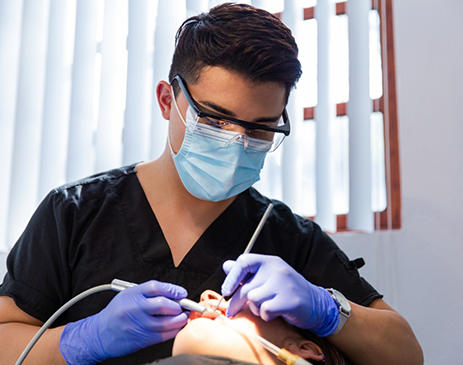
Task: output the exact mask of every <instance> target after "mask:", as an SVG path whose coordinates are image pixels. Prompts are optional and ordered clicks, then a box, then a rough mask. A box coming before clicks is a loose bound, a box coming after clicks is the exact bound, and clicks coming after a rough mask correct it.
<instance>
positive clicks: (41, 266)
mask: <svg viewBox="0 0 463 365" xmlns="http://www.w3.org/2000/svg"><path fill="white" fill-rule="evenodd" d="M67 223H68V222H66V220H65V214H64V212H63V204H62V201H61V198H60V193H59V192H58V191H57V190H54V191H52V192H51V193H50V194H48V196H47V197H46V198H45V199H44V200H43V201H42V203H41V204H40V205H39V207H38V208H37V210H36V211H35V213H34V214H33V216H32V218H31V220H30V221H29V223H28V225H27V227H26V229H25V231H24V232H23V234H22V235H21V237H20V238H19V240H18V241H17V242H16V244H15V245H14V247H13V248H12V250H11V251H10V253H9V255H8V258H7V270H8V272H7V274H6V276H5V278H4V281H3V284H2V285H1V286H0V295H5V296H9V297H11V298H13V299H14V301H15V303H16V305H17V306H18V307H19V308H20V309H22V310H23V311H24V312H26V313H28V314H30V315H31V316H33V317H35V318H37V319H39V320H41V321H46V320H47V319H48V318H49V317H50V316H51V315H52V314H53V313H54V312H55V311H56V310H57V309H58V308H59V307H60V306H61V305H62V304H63V303H65V302H66V301H67V300H68V298H69V290H70V289H69V288H70V283H69V282H70V270H69V265H68V261H69V260H68V255H67V253H66V252H67V246H68V238H67V237H68V235H67V234H66V230H67V228H66V227H67V225H68V224H67Z"/></svg>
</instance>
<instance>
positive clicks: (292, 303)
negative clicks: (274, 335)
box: [222, 254, 339, 337]
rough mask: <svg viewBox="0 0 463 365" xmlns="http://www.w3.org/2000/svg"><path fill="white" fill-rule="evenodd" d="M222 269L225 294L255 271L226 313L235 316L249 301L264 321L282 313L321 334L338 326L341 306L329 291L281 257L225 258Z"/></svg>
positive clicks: (293, 322) (290, 320)
mask: <svg viewBox="0 0 463 365" xmlns="http://www.w3.org/2000/svg"><path fill="white" fill-rule="evenodd" d="M223 269H224V271H225V273H226V274H227V277H226V278H225V281H224V282H223V285H222V295H224V296H227V295H229V294H231V293H232V292H233V290H235V289H236V288H237V287H238V286H239V285H240V283H241V282H242V280H243V279H244V278H245V277H246V275H248V274H252V276H251V277H250V278H249V279H248V280H247V281H245V282H243V283H242V284H243V285H242V287H241V288H240V289H238V291H237V292H236V294H235V295H233V297H232V299H231V300H230V303H229V305H228V309H227V316H229V317H232V316H234V315H235V314H236V313H238V312H239V311H240V310H241V308H243V306H244V305H245V304H246V302H249V307H250V309H251V311H252V313H254V315H256V316H259V317H261V318H262V319H263V320H265V321H269V320H272V319H274V318H275V317H278V316H281V317H283V318H284V319H285V320H286V321H287V322H289V323H291V324H292V325H294V326H297V327H299V328H304V329H309V330H311V331H312V332H314V333H316V334H317V335H318V336H320V337H324V336H328V335H330V334H331V333H333V331H334V330H335V329H336V328H337V326H338V323H339V309H338V306H337V304H336V302H335V300H334V299H333V298H332V297H331V295H330V293H329V292H328V291H327V290H326V289H324V288H322V287H319V286H316V285H313V284H311V283H310V282H308V281H307V280H306V279H305V278H304V277H303V276H302V275H301V274H299V273H298V272H297V271H296V270H294V269H293V268H292V267H291V266H289V265H288V264H287V263H286V262H285V261H283V260H282V259H281V258H280V257H278V256H268V255H258V254H244V255H241V256H240V257H238V259H237V260H236V261H232V260H229V261H226V262H225V263H224V264H223ZM248 277H249V275H248Z"/></svg>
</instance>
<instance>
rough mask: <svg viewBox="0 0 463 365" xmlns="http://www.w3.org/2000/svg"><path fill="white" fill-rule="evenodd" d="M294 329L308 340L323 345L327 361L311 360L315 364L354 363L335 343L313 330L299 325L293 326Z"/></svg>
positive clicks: (339, 364)
mask: <svg viewBox="0 0 463 365" xmlns="http://www.w3.org/2000/svg"><path fill="white" fill-rule="evenodd" d="M293 329H294V330H295V331H296V332H297V333H299V334H300V335H301V336H302V337H304V338H305V339H306V340H310V341H312V342H315V343H316V344H317V345H318V346H320V347H321V349H322V351H323V354H324V355H325V362H316V361H314V360H310V362H311V363H312V364H314V365H353V363H352V362H351V361H350V360H349V358H348V357H347V356H346V355H344V354H343V353H342V352H341V351H340V350H338V349H337V348H336V347H334V345H332V344H331V343H330V342H328V341H327V340H325V339H324V338H322V337H318V336H317V335H316V334H314V333H313V332H312V331H309V330H303V329H300V328H298V327H295V326H293Z"/></svg>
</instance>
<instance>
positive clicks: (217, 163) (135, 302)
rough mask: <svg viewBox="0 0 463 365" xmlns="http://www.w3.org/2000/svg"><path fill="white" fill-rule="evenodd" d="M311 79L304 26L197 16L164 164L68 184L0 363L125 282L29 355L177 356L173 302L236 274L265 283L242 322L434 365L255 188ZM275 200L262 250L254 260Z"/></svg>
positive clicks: (227, 8)
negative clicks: (263, 322)
mask: <svg viewBox="0 0 463 365" xmlns="http://www.w3.org/2000/svg"><path fill="white" fill-rule="evenodd" d="M300 74H301V69H300V64H299V61H298V60H297V46H296V44H295V42H294V39H293V37H292V36H291V33H290V31H289V30H288V29H287V28H286V27H285V26H284V25H283V24H282V23H281V22H280V21H279V20H278V19H277V18H275V17H274V16H272V15H271V14H269V13H267V12H265V11H262V10H258V9H255V8H252V7H250V6H247V5H230V4H226V5H222V6H219V7H216V8H214V9H211V11H210V12H209V13H207V14H201V15H198V16H195V17H193V18H190V19H189V20H187V21H186V22H185V23H184V24H183V25H182V27H181V28H180V29H179V32H178V34H177V39H176V50H175V54H174V57H173V61H172V66H171V71H170V75H169V83H167V82H165V81H161V82H160V83H159V84H158V86H157V89H156V94H157V99H158V102H159V106H160V109H161V112H162V115H163V117H164V118H165V119H166V120H168V121H169V129H168V140H167V144H166V148H165V151H164V153H163V154H162V155H161V157H159V158H158V159H157V160H154V161H149V162H146V163H140V164H134V165H132V166H127V167H123V168H120V169H116V170H112V171H109V172H105V173H101V174H98V175H95V176H92V177H89V178H86V179H84V180H81V181H78V182H75V183H71V184H68V185H65V186H62V187H60V188H57V189H55V190H53V191H52V192H50V194H49V195H48V196H47V197H46V198H45V199H44V201H43V202H42V204H41V205H40V206H39V208H38V209H37V211H36V212H35V214H34V215H33V217H32V219H31V221H30V223H29V225H28V226H27V228H26V230H25V232H24V233H23V235H22V236H21V237H20V238H19V240H18V242H17V243H16V245H15V246H14V248H13V249H12V251H11V253H10V255H9V257H8V262H7V265H8V273H7V275H6V277H5V279H4V282H3V284H2V285H1V287H0V323H1V324H0V353H1V354H2V355H1V356H0V364H11V363H14V361H15V360H16V359H17V358H18V357H19V355H20V353H21V351H22V350H23V348H24V347H25V346H26V344H27V343H28V342H29V340H30V339H31V338H32V336H33V335H34V333H35V332H36V331H37V329H38V326H40V325H41V324H42V323H43V322H44V321H46V320H47V319H48V318H49V317H50V316H51V315H52V314H53V313H54V312H55V311H56V310H57V309H58V308H59V307H60V306H61V305H63V304H64V303H66V302H67V301H68V300H69V299H71V298H72V297H74V296H75V295H77V294H79V293H81V292H82V291H84V290H86V289H89V288H91V287H94V286H96V285H101V284H107V283H110V282H111V281H112V279H114V278H119V279H123V280H127V281H131V282H135V283H140V285H139V286H137V287H133V288H129V289H126V290H124V291H122V292H121V293H119V294H117V295H115V293H113V292H103V293H98V294H95V295H93V296H91V297H88V298H86V299H84V300H82V301H81V302H79V303H77V304H75V305H74V306H73V307H71V308H70V309H69V310H68V311H66V312H65V313H64V314H63V315H62V316H61V317H60V318H59V319H58V320H57V321H56V323H55V324H54V328H51V329H49V330H47V331H46V332H45V334H44V335H43V337H42V338H41V339H40V340H39V341H38V343H37V345H36V346H35V347H34V349H33V350H32V352H31V353H30V355H29V357H28V359H30V360H34V363H37V364H39V363H43V364H52V363H56V364H65V363H66V362H67V363H68V364H93V363H100V362H104V363H105V364H143V363H147V362H149V361H153V360H155V359H157V358H163V357H167V356H169V355H170V351H171V346H172V341H170V339H172V338H173V337H174V336H175V334H176V333H177V332H178V331H179V330H180V328H182V327H183V326H184V325H185V323H186V320H187V315H186V313H182V309H181V308H180V306H179V305H178V303H176V302H175V301H173V300H171V299H181V298H183V297H186V296H188V297H189V298H191V299H193V300H198V299H199V295H200V293H201V292H202V291H203V290H205V289H214V290H216V291H220V288H221V286H222V283H224V279H225V273H224V270H225V271H226V272H227V273H228V272H230V274H229V275H228V277H227V280H226V281H225V283H224V286H223V291H222V293H223V294H230V293H231V292H232V291H233V289H234V288H236V287H237V285H238V284H239V283H240V281H242V279H243V278H244V276H245V275H246V274H247V273H252V274H253V276H252V278H251V279H248V280H247V281H246V282H245V284H244V285H243V286H242V288H241V289H240V290H239V291H238V292H237V293H236V295H235V296H234V297H233V299H232V303H231V304H230V309H229V311H230V313H229V314H230V315H233V314H234V313H236V312H237V311H239V310H240V308H241V307H242V306H243V305H244V304H245V303H246V302H247V301H249V303H250V307H251V308H252V309H253V311H254V312H255V314H257V315H260V316H261V317H262V318H264V319H270V318H273V317H275V316H279V315H280V316H282V317H283V318H284V319H286V320H287V321H288V322H290V323H292V324H294V325H296V326H299V327H301V328H305V329H311V330H312V331H313V332H315V333H317V334H318V335H320V336H327V338H328V339H329V340H330V341H331V342H332V343H333V344H334V345H336V346H337V347H338V348H339V349H341V350H342V351H343V352H345V353H346V354H347V355H348V356H349V357H350V358H351V359H352V360H353V361H354V362H355V363H357V364H397V363H406V364H421V363H422V362H423V360H422V353H421V348H420V346H419V344H418V342H417V341H416V338H415V336H414V334H413V332H412V330H411V328H410V326H409V325H408V323H407V322H406V321H405V320H404V319H403V318H402V317H401V316H400V315H399V314H398V313H396V312H395V311H394V310H393V309H392V308H391V307H389V306H388V305H387V304H386V303H385V302H384V301H383V300H382V299H381V295H379V294H378V293H377V292H376V291H375V290H374V289H373V288H372V287H371V286H370V285H369V284H368V283H367V282H366V281H365V280H364V279H363V278H361V277H360V276H359V274H358V271H357V268H356V266H355V264H354V263H353V262H351V261H349V260H348V259H347V257H346V256H345V254H344V253H343V252H342V251H340V250H339V248H338V247H337V246H336V244H335V243H334V242H333V241H332V240H331V239H330V238H329V237H328V236H327V235H326V234H324V233H323V232H322V231H321V230H320V228H319V227H318V226H317V225H316V224H314V223H313V222H312V221H310V220H307V219H304V218H301V217H299V216H296V215H294V214H293V213H292V212H291V211H290V210H289V208H288V207H287V206H285V205H284V204H283V203H281V202H278V201H272V200H270V199H268V198H266V197H263V196H262V195H260V194H259V193H258V192H257V191H256V190H254V189H253V188H252V187H251V185H252V184H253V183H254V182H255V181H257V179H258V176H259V172H260V170H261V168H262V166H263V163H264V159H265V156H266V154H267V153H269V152H271V151H273V150H274V149H276V148H277V147H278V146H279V144H280V143H281V142H282V140H283V138H284V136H285V135H287V134H288V133H289V131H290V121H289V119H288V117H287V114H286V111H285V105H286V103H287V101H288V96H289V93H290V90H291V89H292V88H293V87H294V85H295V83H296V82H297V80H298V79H299V77H300ZM270 202H272V203H273V204H274V205H275V208H274V209H273V211H272V213H271V215H270V217H269V218H268V220H267V222H266V224H265V226H264V228H263V230H262V232H261V234H260V236H259V238H258V240H257V242H256V244H255V246H254V248H253V251H252V252H253V254H249V255H242V256H241V257H240V253H241V252H243V250H244V248H245V247H246V244H247V242H248V241H249V239H250V237H251V236H252V233H253V232H254V229H255V228H256V226H257V224H258V222H259V220H260V218H261V217H262V215H263V212H264V211H265V209H266V207H267V206H268V204H269V203H270ZM238 257H239V258H238ZM228 260H232V261H228ZM233 260H236V261H233ZM224 262H225V264H224V267H222V264H223V263H224ZM324 288H335V289H337V290H334V291H333V290H331V291H328V290H326V289H324ZM341 293H342V294H341ZM345 298H347V299H348V301H347V300H346V299H345Z"/></svg>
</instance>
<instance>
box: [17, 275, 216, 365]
mask: <svg viewBox="0 0 463 365" xmlns="http://www.w3.org/2000/svg"><path fill="white" fill-rule="evenodd" d="M137 285H138V284H135V283H129V282H127V281H124V280H120V279H114V280H113V281H112V282H111V284H104V285H99V286H95V287H93V288H90V289H88V290H86V291H84V292H83V293H80V294H79V295H77V296H75V297H74V298H72V299H71V300H69V301H68V302H67V303H65V304H64V305H63V306H62V307H61V308H59V309H58V310H57V311H56V312H55V313H54V314H53V315H52V316H51V317H50V318H49V319H48V320H47V321H46V322H45V323H44V324H43V325H42V327H41V328H40V329H39V331H38V332H37V333H36V334H35V336H34V337H33V338H32V340H31V341H30V342H29V344H28V345H27V346H26V348H25V349H24V351H23V352H22V354H21V356H20V357H19V358H18V360H17V361H16V363H15V365H21V364H22V363H23V361H24V359H25V358H26V356H27V355H28V354H29V352H30V351H31V349H32V347H33V346H34V345H35V343H36V342H37V341H38V340H39V338H40V337H41V336H42V335H43V333H44V332H45V331H46V330H47V329H48V328H49V327H50V326H51V325H52V324H53V322H54V321H55V320H56V319H57V318H58V317H59V316H60V315H61V314H62V313H63V312H65V311H66V310H67V309H68V308H69V307H72V306H73V305H74V304H75V303H77V302H78V301H80V300H82V299H84V298H86V297H88V296H89V295H91V294H94V293H98V292H101V291H104V290H114V291H117V292H120V291H122V290H124V289H127V288H130V287H133V286H137ZM171 300H173V301H175V302H177V303H178V304H180V306H181V307H182V308H183V309H185V310H188V311H195V312H200V313H204V312H206V311H212V310H211V309H210V308H206V307H204V306H202V305H201V304H199V303H196V302H194V301H192V300H190V299H187V298H184V299H179V300H175V299H171Z"/></svg>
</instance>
